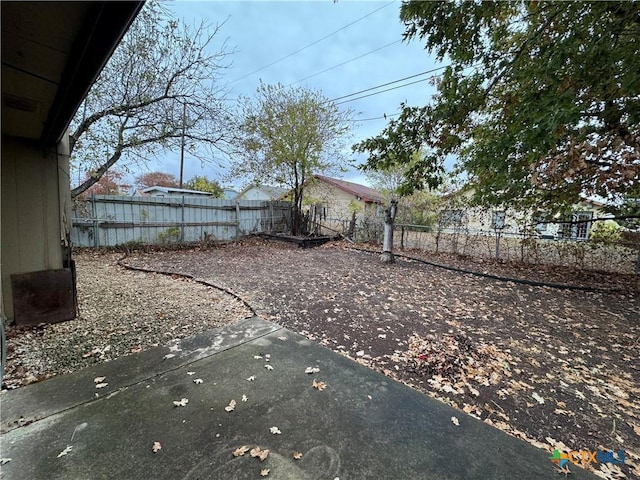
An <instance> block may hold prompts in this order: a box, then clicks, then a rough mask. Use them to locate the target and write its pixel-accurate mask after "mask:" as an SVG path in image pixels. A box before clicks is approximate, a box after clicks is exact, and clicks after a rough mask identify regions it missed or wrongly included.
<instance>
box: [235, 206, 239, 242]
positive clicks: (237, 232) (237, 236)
mask: <svg viewBox="0 0 640 480" xmlns="http://www.w3.org/2000/svg"><path fill="white" fill-rule="evenodd" d="M238 240H240V202H238V201H237V200H236V241H238Z"/></svg>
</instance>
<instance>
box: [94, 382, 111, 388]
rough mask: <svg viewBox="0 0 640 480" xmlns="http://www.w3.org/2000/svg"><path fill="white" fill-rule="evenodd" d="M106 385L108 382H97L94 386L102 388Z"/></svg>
mask: <svg viewBox="0 0 640 480" xmlns="http://www.w3.org/2000/svg"><path fill="white" fill-rule="evenodd" d="M107 385H109V384H108V383H98V384H97V385H96V388H104V387H106V386H107Z"/></svg>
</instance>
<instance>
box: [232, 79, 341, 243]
mask: <svg viewBox="0 0 640 480" xmlns="http://www.w3.org/2000/svg"><path fill="white" fill-rule="evenodd" d="M351 116H352V112H351V111H349V110H340V109H339V108H338V107H337V106H336V105H335V104H334V103H332V102H329V101H328V100H327V99H326V98H325V97H324V96H323V95H322V94H321V93H320V92H319V91H316V90H309V89H306V88H302V87H299V88H285V87H283V86H282V85H280V84H278V85H266V84H264V83H261V84H260V86H259V87H258V89H257V95H256V97H255V98H253V99H250V98H245V99H244V101H243V105H242V112H241V114H240V118H241V120H240V124H239V125H238V127H237V132H236V134H237V148H238V153H237V155H238V157H237V158H238V159H237V161H236V162H234V164H233V165H232V172H231V176H232V177H234V178H244V179H248V180H249V181H251V182H253V183H256V184H259V183H266V184H271V185H277V186H284V187H288V188H290V189H291V192H292V195H291V197H292V201H293V218H292V220H293V221H292V229H293V232H294V233H295V234H297V233H300V232H299V230H300V228H301V212H302V198H303V191H304V185H305V181H307V180H309V179H310V178H311V177H312V176H313V175H314V174H316V173H325V172H328V171H330V170H331V169H335V168H337V167H338V166H339V165H340V163H341V161H342V160H343V158H344V150H345V147H346V140H347V139H346V134H347V132H348V130H349V121H350V119H351Z"/></svg>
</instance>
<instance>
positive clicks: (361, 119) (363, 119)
mask: <svg viewBox="0 0 640 480" xmlns="http://www.w3.org/2000/svg"><path fill="white" fill-rule="evenodd" d="M398 115H400V113H392V114H390V115H386V114H385V115H381V116H379V117H371V118H356V119H355V120H352V122H369V121H371V120H382V119H383V118H384V119H385V120H386V119H387V118H391V117H397V116H398Z"/></svg>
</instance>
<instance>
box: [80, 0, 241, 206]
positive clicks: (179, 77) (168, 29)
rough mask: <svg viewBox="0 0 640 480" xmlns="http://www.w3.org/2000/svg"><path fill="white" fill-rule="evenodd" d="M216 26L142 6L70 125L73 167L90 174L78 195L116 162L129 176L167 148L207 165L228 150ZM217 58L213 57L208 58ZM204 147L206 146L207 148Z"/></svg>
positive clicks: (154, 5)
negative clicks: (193, 23) (131, 169)
mask: <svg viewBox="0 0 640 480" xmlns="http://www.w3.org/2000/svg"><path fill="white" fill-rule="evenodd" d="M219 32H220V26H215V27H214V28H211V27H209V26H208V25H206V24H204V23H203V24H200V26H197V27H190V26H187V25H185V24H183V23H182V22H180V21H178V20H176V19H174V18H173V17H171V16H170V15H169V14H168V13H167V12H166V11H165V10H164V9H163V7H162V6H161V5H160V4H159V3H157V2H153V1H152V2H147V3H146V4H145V6H144V7H143V8H142V10H141V11H140V14H139V15H138V17H137V18H136V20H135V21H134V23H133V24H132V26H131V28H130V29H129V31H128V32H127V33H126V34H125V36H124V38H123V40H122V42H121V43H120V44H119V45H118V47H117V48H116V50H115V51H114V54H113V56H112V57H111V59H110V60H109V61H108V62H107V64H106V66H105V68H104V69H103V71H102V72H101V74H100V76H99V77H98V79H97V81H96V83H95V84H94V85H93V87H92V88H91V90H90V91H89V93H88V95H87V97H86V99H85V101H84V102H83V104H82V105H81V106H80V108H79V110H78V113H77V114H76V117H75V118H74V120H73V121H72V123H71V126H70V147H71V163H72V165H73V166H74V168H77V169H80V170H81V171H88V172H90V174H89V175H88V176H87V178H86V180H85V181H83V182H82V183H81V184H80V185H78V186H76V187H75V188H74V189H73V190H72V192H71V194H72V196H76V195H78V194H80V193H82V192H83V191H84V190H86V189H87V188H89V187H90V186H91V185H92V184H93V183H95V182H97V181H98V180H99V179H100V177H101V176H102V175H104V173H105V172H106V171H108V170H109V169H110V168H112V167H113V166H114V165H115V164H116V163H119V165H120V166H119V168H120V169H121V170H127V165H128V164H131V163H138V164H139V163H144V162H145V161H146V160H147V159H149V158H152V157H154V156H155V155H156V154H158V153H161V152H163V151H165V150H167V149H173V150H176V151H178V150H179V149H180V148H181V145H182V142H183V140H184V147H185V150H186V151H188V152H189V153H190V154H191V155H193V156H195V157H197V158H200V159H203V160H205V161H206V160H207V159H210V158H212V155H213V153H214V152H215V151H216V149H224V148H225V139H226V133H225V132H227V129H226V124H227V122H226V117H227V112H226V107H225V104H224V102H223V99H224V91H223V90H222V88H221V87H220V86H219V85H218V84H219V79H220V76H221V72H222V71H223V70H224V68H225V67H226V64H225V62H226V57H227V56H228V54H229V53H228V51H227V49H226V46H225V44H224V43H222V44H219V45H217V46H216V44H217V43H218V42H217V40H218V34H219ZM211 52H215V53H211ZM207 147H208V148H207Z"/></svg>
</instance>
